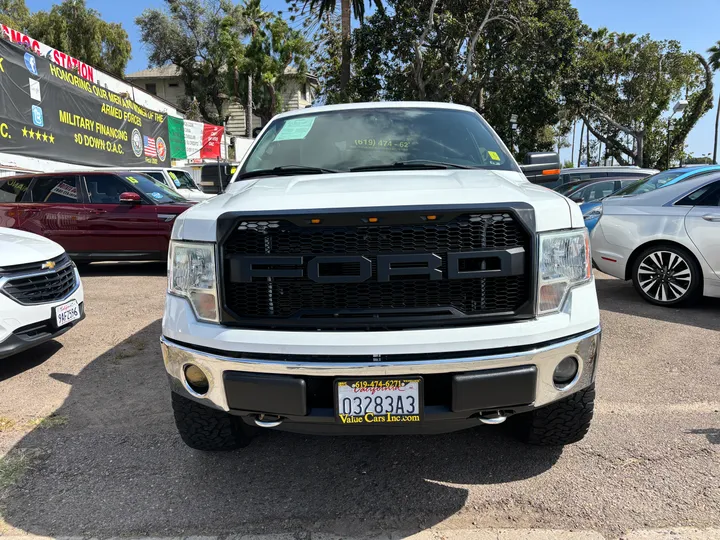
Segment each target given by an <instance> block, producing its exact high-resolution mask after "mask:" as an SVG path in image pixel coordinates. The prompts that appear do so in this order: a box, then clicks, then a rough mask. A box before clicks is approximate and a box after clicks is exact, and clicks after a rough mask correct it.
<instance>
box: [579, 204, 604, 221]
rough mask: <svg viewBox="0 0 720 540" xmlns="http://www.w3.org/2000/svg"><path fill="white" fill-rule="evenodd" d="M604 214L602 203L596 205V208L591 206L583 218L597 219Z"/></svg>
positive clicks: (586, 219)
mask: <svg viewBox="0 0 720 540" xmlns="http://www.w3.org/2000/svg"><path fill="white" fill-rule="evenodd" d="M602 214H603V207H602V205H600V206H596V207H595V208H591V209H590V210H588V211H587V212H585V213H584V214H583V219H584V220H585V221H588V220H590V219H597V218H599V217H600V216H602Z"/></svg>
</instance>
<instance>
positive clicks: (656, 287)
mask: <svg viewBox="0 0 720 540" xmlns="http://www.w3.org/2000/svg"><path fill="white" fill-rule="evenodd" d="M637 278H638V283H639V285H640V288H641V289H642V290H643V291H644V292H645V294H646V295H648V296H649V297H650V298H652V299H654V300H656V301H657V302H675V301H677V300H679V299H681V298H682V297H684V296H685V295H686V294H687V293H688V291H689V290H690V285H691V284H692V279H693V276H692V271H691V270H690V265H689V264H688V262H687V261H686V260H685V259H684V258H683V257H681V256H680V255H678V254H677V253H673V252H672V251H653V252H652V253H650V254H649V255H648V256H647V257H645V258H644V259H643V260H642V261H641V262H640V266H639V267H638V271H637Z"/></svg>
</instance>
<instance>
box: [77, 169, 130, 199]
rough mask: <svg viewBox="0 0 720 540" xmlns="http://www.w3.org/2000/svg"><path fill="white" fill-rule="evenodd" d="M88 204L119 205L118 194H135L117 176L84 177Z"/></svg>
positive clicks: (98, 175) (97, 175) (95, 175)
mask: <svg viewBox="0 0 720 540" xmlns="http://www.w3.org/2000/svg"><path fill="white" fill-rule="evenodd" d="M85 184H86V185H87V192H88V199H89V202H90V204H120V194H121V193H125V192H126V191H132V192H136V190H134V189H132V188H131V187H130V186H129V185H128V184H126V183H125V182H124V181H123V180H121V179H120V178H118V177H117V176H113V175H109V174H94V175H92V176H86V177H85Z"/></svg>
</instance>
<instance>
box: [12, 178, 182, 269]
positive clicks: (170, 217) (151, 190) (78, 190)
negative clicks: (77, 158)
mask: <svg viewBox="0 0 720 540" xmlns="http://www.w3.org/2000/svg"><path fill="white" fill-rule="evenodd" d="M190 206H192V203H190V202H189V201H187V200H185V199H183V198H182V197H181V196H179V195H178V194H177V193H175V192H174V191H173V190H171V189H170V188H168V187H166V186H164V185H163V184H160V183H159V182H156V181H155V180H153V179H152V178H149V177H147V176H145V175H143V174H138V173H133V172H130V171H127V172H118V171H113V172H97V171H93V172H88V171H81V172H60V173H43V174H34V175H22V176H11V177H5V178H0V227H10V228H13V229H20V230H23V231H28V232H32V233H35V234H39V235H42V236H45V237H46V238H49V239H51V240H54V241H55V242H57V243H58V244H60V245H61V246H62V247H64V248H65V251H67V252H68V254H69V255H70V256H71V257H72V258H73V259H74V260H76V261H83V262H90V261H108V260H157V261H162V260H166V258H167V251H168V244H169V242H170V232H171V231H172V226H173V222H174V221H175V218H176V217H177V216H178V215H180V214H181V213H182V212H184V211H185V210H187V209H188V208H190Z"/></svg>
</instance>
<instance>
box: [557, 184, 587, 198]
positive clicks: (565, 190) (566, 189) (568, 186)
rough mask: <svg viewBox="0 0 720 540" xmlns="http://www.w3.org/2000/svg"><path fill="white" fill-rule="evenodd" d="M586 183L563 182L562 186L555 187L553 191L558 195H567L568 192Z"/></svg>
mask: <svg viewBox="0 0 720 540" xmlns="http://www.w3.org/2000/svg"><path fill="white" fill-rule="evenodd" d="M586 185H587V182H574V183H572V184H563V185H562V186H559V187H556V188H555V191H557V192H558V193H559V194H560V195H568V194H569V193H570V192H572V191H575V190H576V189H578V188H581V187H584V186H586Z"/></svg>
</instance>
